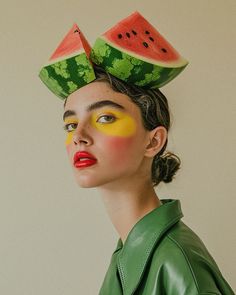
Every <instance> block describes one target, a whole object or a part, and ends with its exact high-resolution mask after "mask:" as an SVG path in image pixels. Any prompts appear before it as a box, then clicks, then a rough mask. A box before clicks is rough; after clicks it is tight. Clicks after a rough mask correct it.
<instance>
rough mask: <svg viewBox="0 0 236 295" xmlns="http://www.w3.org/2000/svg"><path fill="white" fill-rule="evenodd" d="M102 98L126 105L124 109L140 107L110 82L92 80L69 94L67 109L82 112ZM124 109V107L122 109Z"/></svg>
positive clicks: (131, 109) (129, 110)
mask: <svg viewBox="0 0 236 295" xmlns="http://www.w3.org/2000/svg"><path fill="white" fill-rule="evenodd" d="M102 100H110V101H113V102H115V103H117V104H120V105H122V106H123V107H124V109H123V111H128V112H137V111H139V110H138V107H137V105H136V104H134V103H133V102H132V101H131V99H130V98H129V96H127V95H125V94H123V93H120V92H116V91H114V90H113V89H112V88H111V86H110V85H109V84H108V82H103V81H100V82H92V83H90V84H88V85H86V86H84V87H81V88H80V89H78V90H77V91H75V92H73V93H72V94H71V95H69V96H68V98H67V101H66V104H65V107H64V109H65V111H66V110H74V111H75V112H82V111H85V110H86V109H87V107H88V106H89V105H91V104H93V103H95V102H98V101H102ZM108 107H109V106H108ZM120 110H121V111H122V109H120Z"/></svg>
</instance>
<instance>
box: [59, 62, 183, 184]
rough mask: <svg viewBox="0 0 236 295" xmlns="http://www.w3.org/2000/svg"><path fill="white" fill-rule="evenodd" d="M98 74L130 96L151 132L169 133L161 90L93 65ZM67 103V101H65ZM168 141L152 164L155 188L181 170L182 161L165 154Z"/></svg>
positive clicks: (114, 88)
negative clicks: (129, 82)
mask: <svg viewBox="0 0 236 295" xmlns="http://www.w3.org/2000/svg"><path fill="white" fill-rule="evenodd" d="M93 67H94V71H95V74H96V80H94V82H95V81H106V82H108V83H109V84H110V86H111V88H112V89H113V90H114V91H116V92H121V93H123V94H126V95H127V96H129V98H130V99H131V101H132V102H133V103H135V104H136V105H137V106H138V107H139V109H140V111H141V115H142V121H143V126H144V128H145V129H147V130H149V131H151V130H153V129H154V128H156V127H157V126H163V127H165V128H166V130H167V131H168V130H169V128H170V111H169V105H168V101H167V99H166V97H165V96H164V94H163V93H162V92H161V91H160V90H159V89H157V88H156V89H144V88H142V87H139V86H135V85H131V84H128V83H126V82H124V81H122V80H120V79H118V78H116V77H114V76H113V75H111V74H109V73H108V72H106V71H105V70H104V69H103V68H101V67H99V66H97V65H95V64H94V65H93ZM65 103H66V101H65ZM167 143H168V139H167V140H166V142H165V144H164V146H163V148H162V149H161V151H160V152H159V153H158V154H156V155H155V157H154V158H153V162H152V168H151V177H152V183H153V187H154V186H157V185H158V184H159V183H160V182H161V181H163V182H171V181H172V179H173V177H174V175H175V173H176V172H177V170H178V169H179V168H180V164H181V161H180V159H179V157H178V156H176V155H175V154H173V153H171V152H165V150H166V146H167Z"/></svg>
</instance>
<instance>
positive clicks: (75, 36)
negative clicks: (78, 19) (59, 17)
mask: <svg viewBox="0 0 236 295" xmlns="http://www.w3.org/2000/svg"><path fill="white" fill-rule="evenodd" d="M81 49H83V50H85V52H86V55H87V56H89V54H90V51H91V46H90V45H89V43H88V41H87V40H86V38H85V37H84V35H83V33H82V32H81V30H80V29H79V27H78V25H77V24H74V25H73V27H72V28H71V30H70V31H69V32H68V33H67V35H66V36H65V37H64V39H63V40H62V41H61V43H60V44H59V46H58V47H57V49H56V50H55V51H54V53H53V54H52V56H51V57H50V59H49V61H52V60H54V59H58V58H61V57H63V56H67V55H71V54H74V53H75V52H78V51H81Z"/></svg>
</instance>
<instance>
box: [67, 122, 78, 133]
mask: <svg viewBox="0 0 236 295" xmlns="http://www.w3.org/2000/svg"><path fill="white" fill-rule="evenodd" d="M77 125H78V124H77V123H68V124H66V125H65V126H64V127H63V128H64V130H66V131H67V132H72V131H74V130H75V129H76V127H77Z"/></svg>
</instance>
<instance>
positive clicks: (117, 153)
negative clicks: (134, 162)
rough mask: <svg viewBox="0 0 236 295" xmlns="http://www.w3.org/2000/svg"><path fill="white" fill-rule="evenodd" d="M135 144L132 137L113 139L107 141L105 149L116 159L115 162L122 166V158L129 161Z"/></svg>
mask: <svg viewBox="0 0 236 295" xmlns="http://www.w3.org/2000/svg"><path fill="white" fill-rule="evenodd" d="M133 143H134V139H133V138H132V137H129V138H128V137H127V138H125V137H112V138H109V139H108V140H107V141H106V143H105V145H106V148H105V149H106V150H107V151H109V155H110V156H111V157H112V158H113V159H114V162H115V163H116V164H118V165H120V164H121V157H122V159H126V158H127V159H128V158H129V157H130V156H131V154H132V146H133Z"/></svg>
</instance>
